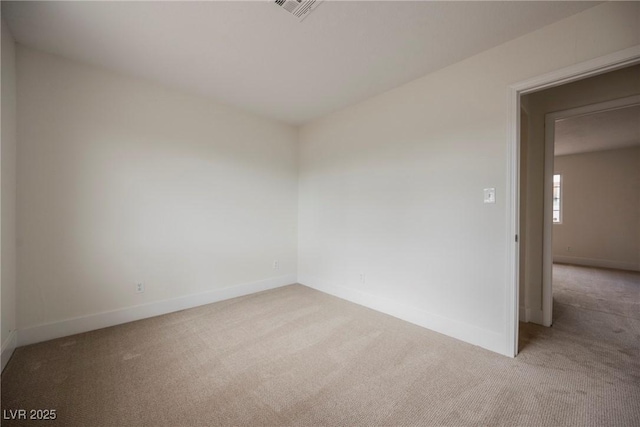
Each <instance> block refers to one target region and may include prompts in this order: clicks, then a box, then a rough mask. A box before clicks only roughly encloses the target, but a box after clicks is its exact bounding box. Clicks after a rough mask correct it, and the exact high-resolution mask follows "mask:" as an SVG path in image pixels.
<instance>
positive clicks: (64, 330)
mask: <svg viewBox="0 0 640 427" xmlns="http://www.w3.org/2000/svg"><path fill="white" fill-rule="evenodd" d="M294 283H296V275H295V274H290V275H287V276H281V277H274V278H271V279H266V280H261V281H258V282H253V283H246V284H242V285H236V286H230V287H227V288H223V289H215V290H211V291H207V292H202V293H198V294H192V295H186V296H183V297H179V298H174V299H169V300H164V301H157V302H152V303H148V304H143V305H138V306H134V307H128V308H123V309H120V310H113V311H107V312H103V313H98V314H91V315H88V316H82V317H76V318H73V319H67V320H62V321H59V322H53V323H48V324H44V325H39V326H34V327H31V328H26V329H20V335H19V338H20V339H19V341H18V343H19V345H20V346H23V345H28V344H34V343H37V342H41V341H47V340H51V339H54V338H60V337H65V336H68V335H74V334H79V333H82V332H88V331H93V330H96V329H102V328H106V327H109V326H115V325H120V324H122V323H127V322H133V321H135V320H140V319H146V318H149V317H154V316H160V315H162V314H167V313H173V312H175V311H180V310H185V309H188V308H193V307H198V306H201V305H205V304H211V303H214V302H218V301H224V300H227V299H231V298H236V297H241V296H244V295H249V294H253V293H256V292H261V291H266V290H268V289H275V288H279V287H281V286H287V285H291V284H294Z"/></svg>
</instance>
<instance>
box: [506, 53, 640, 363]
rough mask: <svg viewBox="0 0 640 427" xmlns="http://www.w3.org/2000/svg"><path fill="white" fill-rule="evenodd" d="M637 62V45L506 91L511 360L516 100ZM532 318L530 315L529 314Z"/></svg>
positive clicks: (513, 337) (510, 342)
mask: <svg viewBox="0 0 640 427" xmlns="http://www.w3.org/2000/svg"><path fill="white" fill-rule="evenodd" d="M638 62H640V45H636V46H632V47H630V48H627V49H624V50H621V51H618V52H614V53H612V54H609V55H605V56H601V57H599V58H595V59H592V60H590V61H585V62H582V63H579V64H575V65H572V66H570V67H565V68H562V69H560V70H557V71H554V72H551V73H547V74H544V75H542V76H538V77H534V78H532V79H528V80H525V81H522V82H519V83H516V84H514V85H511V86H510V87H509V88H508V103H507V108H508V111H507V157H508V164H507V201H506V205H507V225H506V227H507V228H506V237H507V242H508V245H507V259H506V262H507V268H506V279H507V281H506V283H507V290H506V306H505V313H506V316H507V322H506V325H505V328H506V340H507V342H506V348H507V349H510V352H511V353H512V354H511V356H515V355H516V354H518V320H519V314H518V311H519V300H518V294H519V283H518V281H519V277H518V276H519V268H520V266H519V265H518V261H519V259H518V251H519V246H518V244H516V242H515V239H514V237H515V235H516V234H517V233H518V231H519V219H520V212H519V203H520V200H519V197H520V191H519V188H518V185H517V184H518V182H519V176H520V96H521V95H524V94H526V93H530V92H535V91H539V90H542V89H547V88H550V87H554V86H558V85H562V84H565V83H570V82H572V81H575V80H580V79H583V78H586V77H591V76H595V75H597V74H602V73H606V72H608V71H613V70H616V69H619V68H623V67H626V66H629V65H633V64H634V63H638ZM531 316H532V318H533V316H534V314H533V313H532V314H531Z"/></svg>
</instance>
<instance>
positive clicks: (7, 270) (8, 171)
mask: <svg viewBox="0 0 640 427" xmlns="http://www.w3.org/2000/svg"><path fill="white" fill-rule="evenodd" d="M8 28H9V27H8V26H7V25H6V24H5V22H4V20H3V21H2V113H1V115H2V135H1V138H2V140H1V150H0V159H1V163H2V164H1V168H0V169H1V171H2V172H1V177H0V182H1V183H2V188H1V190H2V199H1V200H0V203H1V206H2V210H1V215H2V216H1V218H0V225H1V227H0V228H1V230H0V234H1V236H2V237H1V239H0V245H1V246H0V254H1V255H0V261H1V265H2V267H1V270H0V271H1V282H0V283H1V284H2V286H1V288H0V298H1V299H2V323H1V330H2V334H1V335H2V368H3V369H4V366H5V364H6V363H7V362H8V360H9V357H10V356H11V353H12V352H13V349H14V348H15V345H16V342H15V330H16V141H17V136H16V64H15V44H14V41H13V37H12V36H11V33H10V32H9V29H8Z"/></svg>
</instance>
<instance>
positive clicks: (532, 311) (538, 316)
mask: <svg viewBox="0 0 640 427" xmlns="http://www.w3.org/2000/svg"><path fill="white" fill-rule="evenodd" d="M527 314H528V317H527V319H528V322H531V323H535V324H537V325H543V326H544V316H543V315H542V309H540V308H529V309H527Z"/></svg>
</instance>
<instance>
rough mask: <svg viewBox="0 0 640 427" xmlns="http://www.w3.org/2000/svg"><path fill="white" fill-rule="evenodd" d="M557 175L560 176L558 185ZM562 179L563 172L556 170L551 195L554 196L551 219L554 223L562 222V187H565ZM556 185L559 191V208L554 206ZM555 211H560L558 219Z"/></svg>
mask: <svg viewBox="0 0 640 427" xmlns="http://www.w3.org/2000/svg"><path fill="white" fill-rule="evenodd" d="M556 176H557V177H559V178H558V185H556ZM562 181H563V178H562V174H561V173H557V172H554V173H553V179H552V183H553V188H552V189H551V195H552V196H551V197H552V204H551V221H552V223H553V225H556V224H562V211H563V209H562V194H563V193H564V191H563V188H562V187H563V185H562ZM556 187H558V193H559V194H558V209H557V210H556V209H554V208H553V199H554V197H553V196H554V195H555V194H554V193H555V189H556ZM555 212H558V220H557V221H555V220H554V215H553V214H554V213H555Z"/></svg>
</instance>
